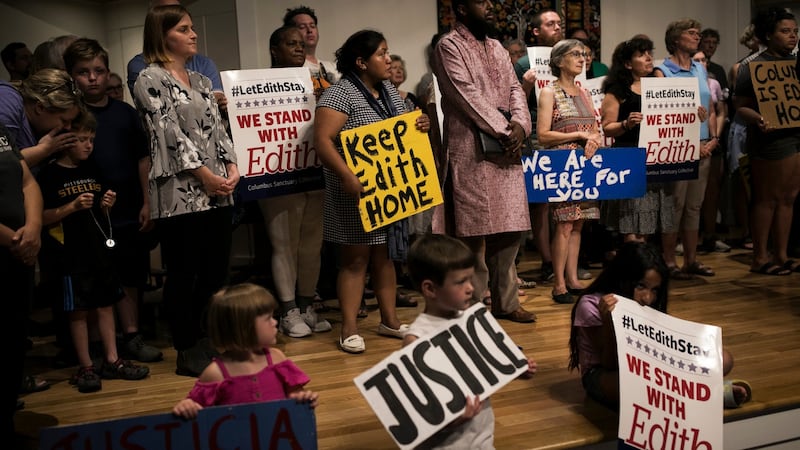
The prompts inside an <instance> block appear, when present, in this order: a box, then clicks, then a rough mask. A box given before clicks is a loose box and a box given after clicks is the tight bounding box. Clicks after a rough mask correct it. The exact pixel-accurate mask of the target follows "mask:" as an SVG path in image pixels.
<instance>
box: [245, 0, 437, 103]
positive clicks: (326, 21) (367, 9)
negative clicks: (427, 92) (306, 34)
mask: <svg viewBox="0 0 800 450" xmlns="http://www.w3.org/2000/svg"><path fill="white" fill-rule="evenodd" d="M301 4H302V5H306V6H309V7H311V8H313V9H314V12H315V13H316V15H317V18H318V20H319V34H320V42H319V45H318V46H317V57H318V58H321V59H324V60H328V61H333V60H334V56H333V55H334V52H335V51H336V49H338V48H339V47H341V45H342V44H343V43H344V41H345V40H346V39H347V37H348V36H350V35H351V34H353V33H354V32H356V31H358V30H361V29H364V28H371V29H375V30H377V31H380V32H381V33H383V34H384V36H386V41H387V43H388V44H389V51H390V52H391V53H394V54H397V55H400V56H402V57H403V59H404V60H405V61H406V69H407V71H408V77H407V81H406V82H405V83H404V84H403V85H402V86H401V89H404V90H410V91H413V90H414V88H415V87H416V85H417V82H418V81H419V79H420V77H422V74H424V73H425V72H426V71H427V67H426V65H425V54H424V50H425V46H426V45H427V44H428V43H429V42H430V40H431V36H433V35H434V34H435V33H436V31H437V25H436V0H405V1H394V0H369V1H364V0H302V1H298V0H271V1H269V2H265V1H261V0H236V8H237V12H238V15H239V19H240V27H239V30H240V34H239V41H240V43H241V54H242V65H243V68H255V67H269V65H270V58H269V35H270V34H272V32H273V31H274V30H275V29H277V28H278V27H280V26H281V25H282V24H283V16H284V14H285V13H286V9H287V8H293V7H297V6H298V5H301ZM245 21H246V22H245Z"/></svg>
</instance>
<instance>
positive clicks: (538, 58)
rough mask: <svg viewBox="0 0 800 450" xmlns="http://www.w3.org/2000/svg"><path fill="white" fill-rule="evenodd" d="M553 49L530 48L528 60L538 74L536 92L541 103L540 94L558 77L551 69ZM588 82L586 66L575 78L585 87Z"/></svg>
mask: <svg viewBox="0 0 800 450" xmlns="http://www.w3.org/2000/svg"><path fill="white" fill-rule="evenodd" d="M551 51H553V47H528V60H529V61H530V65H531V69H532V70H534V71H535V72H536V85H535V86H534V92H535V93H536V101H537V102H538V101H539V94H540V93H541V91H542V89H543V88H544V87H545V86H547V85H548V84H550V82H551V81H554V80H555V79H556V77H554V76H553V71H552V70H551V69H550V52H551ZM585 82H586V66H585V65H584V68H583V72H581V73H580V74H579V75H578V76H577V77H575V84H576V85H578V86H583V84H584V83H585Z"/></svg>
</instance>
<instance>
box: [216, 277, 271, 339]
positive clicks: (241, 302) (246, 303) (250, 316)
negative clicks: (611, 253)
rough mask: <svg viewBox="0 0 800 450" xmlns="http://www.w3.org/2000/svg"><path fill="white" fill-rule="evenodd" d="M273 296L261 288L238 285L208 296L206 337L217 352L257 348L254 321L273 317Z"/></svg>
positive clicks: (250, 285) (249, 284)
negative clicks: (261, 317)
mask: <svg viewBox="0 0 800 450" xmlns="http://www.w3.org/2000/svg"><path fill="white" fill-rule="evenodd" d="M277 307H278V302H277V301H275V297H273V296H272V294H270V293H269V291H267V290H266V289H264V288H263V287H261V286H259V285H257V284H252V283H241V284H236V285H233V286H228V287H225V288H223V289H221V290H219V291H218V292H217V293H216V294H214V296H213V297H211V304H210V305H209V308H208V337H209V339H211V342H212V343H213V344H214V346H215V347H217V348H218V349H219V350H220V351H233V352H249V351H252V350H255V349H257V348H258V347H259V345H260V344H259V342H258V334H257V333H256V328H255V320H256V318H257V317H258V316H261V315H264V314H272V313H274V312H275V310H276V309H277Z"/></svg>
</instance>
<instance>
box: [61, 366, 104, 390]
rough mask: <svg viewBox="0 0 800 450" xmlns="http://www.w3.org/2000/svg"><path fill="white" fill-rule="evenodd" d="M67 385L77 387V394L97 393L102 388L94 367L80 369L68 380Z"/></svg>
mask: <svg viewBox="0 0 800 450" xmlns="http://www.w3.org/2000/svg"><path fill="white" fill-rule="evenodd" d="M69 384H74V385H76V386H77V387H78V392H82V393H84V394H85V393H87V392H95V391H99V390H100V389H102V387H103V382H102V381H101V380H100V375H98V374H97V371H96V370H95V368H94V366H89V367H81V368H80V369H78V373H76V374H75V375H74V376H73V377H72V378H71V379H70V380H69Z"/></svg>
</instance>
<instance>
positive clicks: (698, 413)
mask: <svg viewBox="0 0 800 450" xmlns="http://www.w3.org/2000/svg"><path fill="white" fill-rule="evenodd" d="M618 298H619V302H618V303H617V304H616V306H615V307H614V310H613V311H612V313H611V315H612V318H613V320H614V330H615V334H616V338H617V353H618V359H619V385H620V411H619V434H618V437H619V443H620V446H621V447H624V448H638V449H654V448H657V449H660V448H675V449H678V448H685V449H697V450H715V449H719V450H722V448H723V447H722V415H723V414H722V413H723V387H722V330H721V329H720V328H719V327H715V326H711V325H705V324H701V323H695V322H689V321H686V320H682V319H678V318H676V317H672V316H670V315H668V314H664V313H661V312H659V311H657V310H655V309H653V308H649V307H644V306H641V305H639V304H638V303H637V302H635V301H633V300H630V299H627V298H624V297H619V296H618Z"/></svg>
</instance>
